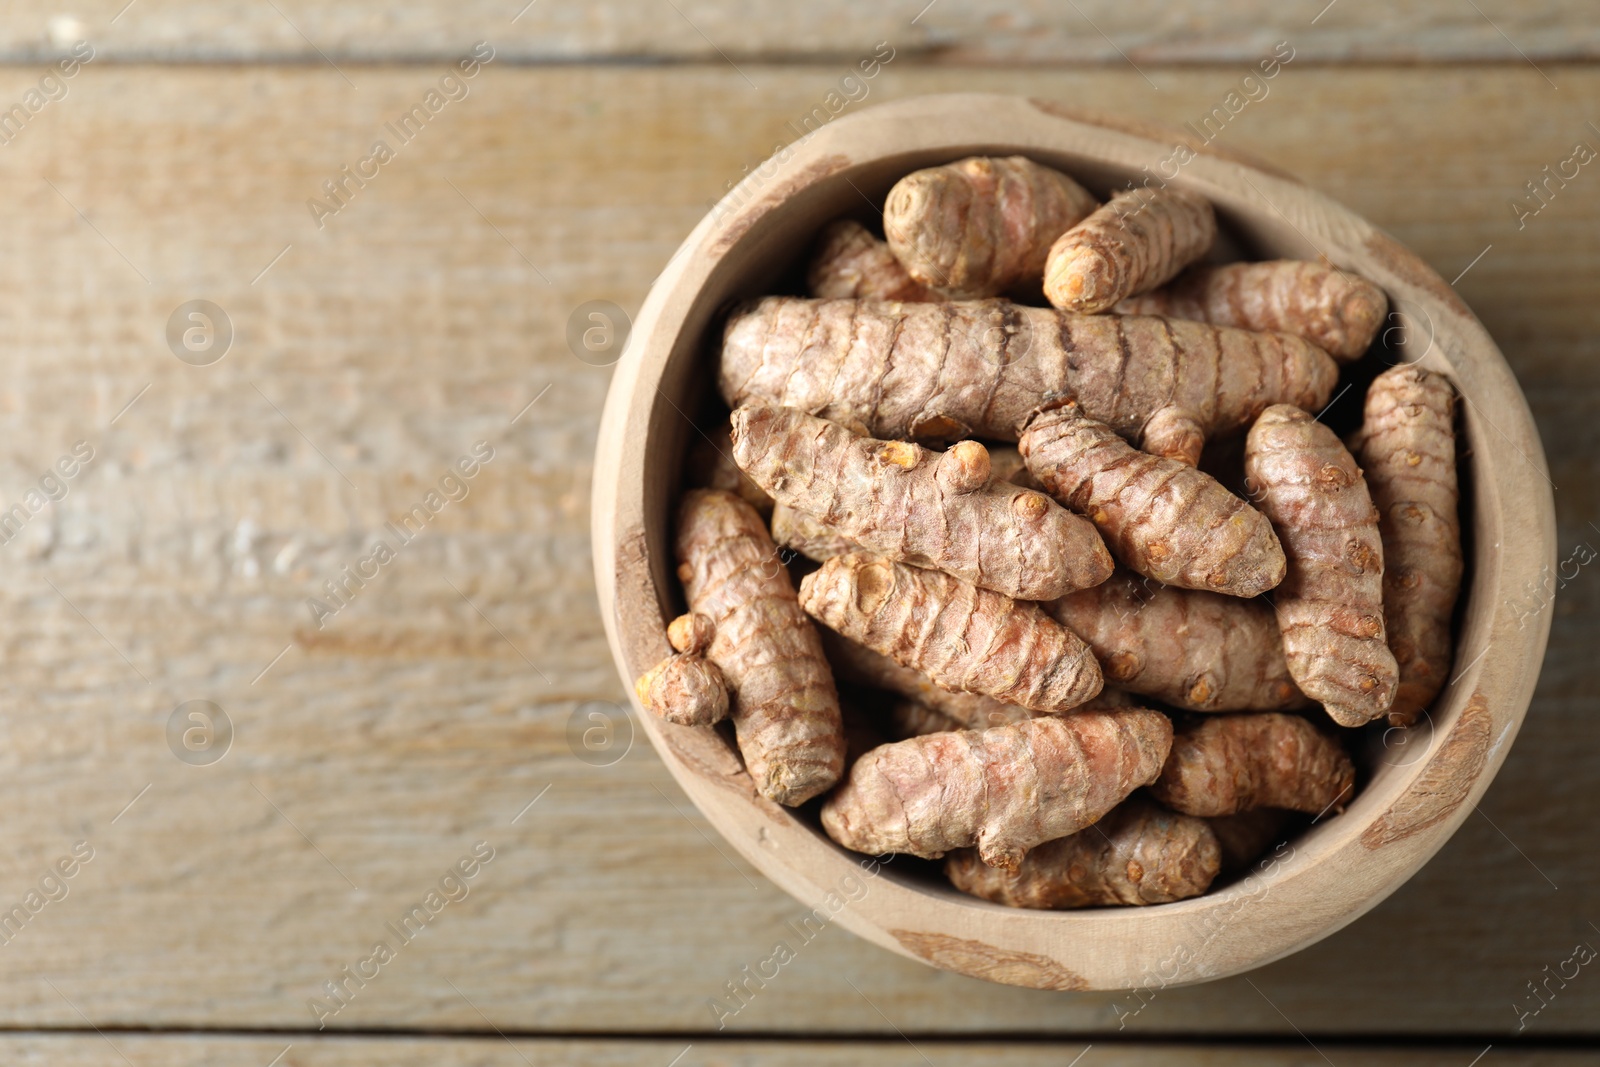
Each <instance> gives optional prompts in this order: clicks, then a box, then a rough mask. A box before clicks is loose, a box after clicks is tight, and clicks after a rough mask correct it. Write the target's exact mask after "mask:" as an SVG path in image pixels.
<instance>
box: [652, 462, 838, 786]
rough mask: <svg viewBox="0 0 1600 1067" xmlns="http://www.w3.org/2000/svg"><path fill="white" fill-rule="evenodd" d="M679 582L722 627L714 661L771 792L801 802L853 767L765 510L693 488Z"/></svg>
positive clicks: (753, 772)
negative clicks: (765, 520) (761, 512)
mask: <svg viewBox="0 0 1600 1067" xmlns="http://www.w3.org/2000/svg"><path fill="white" fill-rule="evenodd" d="M677 555H678V561H679V562H678V579H679V581H681V582H682V583H683V590H684V594H685V596H686V597H687V598H688V601H689V610H690V611H691V612H693V613H695V614H698V615H704V616H706V617H707V618H709V619H710V620H711V623H712V625H713V626H714V627H715V636H713V637H712V639H711V643H710V645H709V646H708V647H707V649H706V657H707V658H708V659H710V660H711V662H712V663H715V664H716V665H717V666H718V667H719V668H721V670H722V674H723V676H724V678H726V679H727V684H728V688H729V690H730V692H731V694H732V698H733V699H732V709H731V710H732V718H733V726H734V735H735V738H736V740H737V741H738V745H739V751H740V753H741V754H742V755H743V756H744V762H745V766H746V767H747V768H748V769H749V771H750V776H751V777H752V778H753V779H754V780H755V784H756V788H757V789H758V790H759V791H760V792H761V794H762V795H763V796H765V797H767V798H768V799H770V800H773V801H776V802H777V803H779V804H788V805H795V804H801V803H804V802H805V801H807V800H809V799H810V798H811V797H814V796H816V795H817V794H818V793H821V792H823V791H824V790H826V789H828V788H830V787H831V786H832V785H833V784H834V783H835V782H836V781H838V779H839V775H840V773H841V772H842V771H843V768H844V734H843V728H842V726H841V723H840V717H839V697H838V693H837V692H836V690H835V689H834V684H833V675H832V673H831V672H830V671H829V670H828V661H827V660H826V659H825V658H824V657H823V654H822V643H821V641H820V639H819V638H818V637H817V632H816V630H815V628H814V627H813V626H812V624H811V620H810V619H808V618H806V615H805V613H804V612H803V611H802V610H801V609H800V605H799V603H798V601H797V600H796V598H795V591H794V586H793V584H792V583H791V582H790V581H789V572H788V571H787V570H785V569H784V567H783V565H782V564H781V563H780V562H779V561H778V550H777V546H776V545H774V544H773V543H772V539H771V538H770V537H768V536H767V528H766V526H764V525H763V524H762V522H761V516H759V515H757V514H756V512H755V509H754V508H752V507H751V506H750V505H748V504H746V503H745V502H744V501H742V500H740V499H739V498H738V497H736V496H734V495H733V494H731V493H726V492H721V491H718V490H706V489H692V490H690V491H689V492H688V493H686V494H685V495H684V498H683V503H682V505H681V507H680V508H679V511H678V539H677Z"/></svg>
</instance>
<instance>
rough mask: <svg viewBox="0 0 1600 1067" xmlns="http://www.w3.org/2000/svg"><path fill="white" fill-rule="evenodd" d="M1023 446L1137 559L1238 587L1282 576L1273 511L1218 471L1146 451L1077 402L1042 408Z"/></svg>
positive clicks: (1230, 590)
mask: <svg viewBox="0 0 1600 1067" xmlns="http://www.w3.org/2000/svg"><path fill="white" fill-rule="evenodd" d="M1019 447H1020V449H1021V451H1022V457H1023V459H1024V460H1026V461H1027V464H1028V469H1029V470H1030V471H1032V472H1033V476H1034V477H1035V478H1037V479H1039V484H1040V485H1043V486H1044V487H1045V488H1046V489H1047V490H1048V491H1049V492H1050V495H1051V496H1054V497H1055V498H1056V499H1057V500H1059V501H1061V502H1062V503H1064V504H1066V505H1067V506H1068V507H1070V508H1071V509H1072V510H1074V511H1076V512H1078V513H1079V514H1080V515H1084V516H1086V517H1087V518H1088V519H1089V521H1090V522H1092V523H1094V525H1095V528H1096V529H1098V530H1099V531H1100V534H1101V536H1102V537H1104V538H1105V539H1106V543H1107V544H1108V545H1110V546H1111V550H1112V552H1113V553H1115V554H1116V556H1117V558H1118V559H1119V560H1120V561H1121V562H1122V563H1123V564H1124V565H1125V566H1127V567H1129V568H1130V569H1132V570H1134V571H1137V572H1138V573H1140V574H1143V575H1146V576H1148V577H1150V578H1154V579H1156V580H1157V581H1159V582H1164V583H1166V584H1168V585H1177V586H1182V587H1183V588H1185V589H1205V590H1209V591H1211V592H1216V593H1227V594H1229V595H1230V596H1238V597H1252V596H1256V595H1257V594H1259V593H1263V592H1265V591H1267V590H1268V589H1271V588H1273V587H1274V586H1276V585H1277V584H1278V583H1279V582H1280V581H1282V580H1283V575H1284V565H1285V564H1284V555H1283V549H1282V548H1281V547H1280V546H1279V544H1278V538H1277V535H1276V534H1274V533H1273V532H1272V524H1271V523H1269V522H1268V521H1267V518H1266V516H1264V515H1262V514H1261V513H1260V512H1258V511H1256V510H1255V509H1254V508H1252V507H1251V506H1250V505H1249V504H1246V503H1245V502H1244V501H1242V500H1240V499H1239V498H1238V497H1236V496H1234V495H1233V494H1232V493H1230V492H1228V491H1227V490H1226V489H1224V488H1222V486H1221V485H1219V484H1218V483H1217V481H1216V480H1215V479H1214V478H1212V477H1211V476H1210V475H1209V474H1205V473H1203V472H1202V471H1199V470H1197V469H1195V468H1194V467H1189V466H1185V465H1184V464H1182V463H1180V462H1178V461H1176V460H1171V459H1162V458H1161V457H1159V456H1152V455H1149V454H1147V453H1144V452H1140V451H1138V450H1137V449H1135V448H1134V447H1133V446H1131V445H1129V444H1128V443H1127V442H1126V441H1124V440H1123V439H1122V438H1121V437H1120V436H1118V435H1117V434H1116V433H1115V432H1114V431H1113V430H1112V429H1111V427H1109V426H1106V425H1105V424H1104V423H1100V422H1096V421H1095V420H1093V419H1089V418H1085V417H1084V416H1083V413H1082V410H1081V409H1080V408H1079V407H1078V405H1077V404H1076V402H1073V401H1064V402H1058V403H1057V404H1056V405H1055V406H1053V407H1050V408H1047V409H1046V410H1043V411H1040V412H1039V413H1038V414H1036V415H1035V416H1034V417H1033V419H1031V420H1030V421H1029V422H1028V424H1027V427H1026V428H1025V429H1024V431H1023V434H1022V441H1021V443H1020V445H1019Z"/></svg>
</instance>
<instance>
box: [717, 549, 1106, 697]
mask: <svg viewBox="0 0 1600 1067" xmlns="http://www.w3.org/2000/svg"><path fill="white" fill-rule="evenodd" d="M800 603H801V606H803V607H804V608H805V610H806V611H807V612H809V613H810V614H811V617H812V618H814V619H816V620H817V621H819V622H821V623H822V624H823V625H824V626H827V627H828V628H829V629H832V630H835V631H837V632H838V633H840V634H842V635H843V636H845V637H848V638H850V639H851V640H852V641H857V642H860V643H861V644H863V645H866V646H867V647H868V648H870V649H872V650H873V651H874V652H878V653H881V654H883V655H885V656H888V657H889V658H891V659H893V660H894V661H895V662H897V663H899V664H900V665H901V666H902V667H910V668H913V669H915V670H919V671H921V672H922V673H924V674H926V675H928V677H930V678H932V679H933V680H934V681H935V682H937V683H938V684H940V685H942V686H944V687H945V688H947V689H959V690H961V691H963V692H968V693H983V694H985V695H987V696H991V697H994V698H995V699H996V700H999V701H1001V702H1002V703H1006V704H1017V705H1020V706H1021V707H1024V708H1029V709H1031V710H1033V711H1038V712H1045V713H1052V712H1063V711H1069V710H1071V709H1072V708H1075V707H1077V706H1078V705H1080V704H1082V703H1083V702H1084V701H1086V700H1088V699H1089V698H1091V697H1093V696H1094V695H1095V694H1096V693H1098V692H1100V684H1101V678H1100V667H1099V665H1098V664H1096V663H1095V660H1094V655H1093V653H1091V652H1090V651H1089V648H1088V646H1087V645H1085V644H1084V643H1083V642H1082V641H1081V640H1079V639H1078V637H1077V636H1076V635H1075V634H1073V633H1072V632H1071V631H1070V630H1068V629H1067V628H1066V627H1064V626H1062V625H1061V624H1060V623H1058V622H1056V621H1055V620H1054V619H1052V618H1050V616H1048V615H1046V614H1045V613H1044V609H1042V608H1040V607H1039V605H1037V604H1032V603H1028V602H1026V601H1019V600H1013V599H1011V598H1010V597H1007V596H1004V595H1002V594H1000V593H996V592H993V591H991V590H988V589H980V588H978V587H977V586H975V585H973V584H972V583H970V582H964V581H962V580H961V579H960V578H956V577H954V576H953V575H949V574H944V573H942V572H940V571H930V570H923V569H922V568H920V567H912V566H909V565H907V564H904V563H897V562H895V561H893V560H887V559H881V558H879V557H877V556H873V555H870V554H868V553H865V552H852V553H851V554H849V555H847V556H835V557H834V558H833V559H830V560H828V562H826V563H824V564H823V565H822V568H821V569H820V570H818V571H815V572H813V573H811V574H808V575H806V576H805V578H803V579H802V580H801V582H800ZM720 632H721V631H720V628H719V631H718V633H719V636H720Z"/></svg>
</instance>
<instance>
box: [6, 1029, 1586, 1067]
mask: <svg viewBox="0 0 1600 1067" xmlns="http://www.w3.org/2000/svg"><path fill="white" fill-rule="evenodd" d="M1482 1050H1483V1047H1482V1046H1481V1045H1480V1046H1478V1047H1477V1048H1469V1047H1467V1046H1460V1047H1454V1048H1404V1049H1400V1048H1368V1047H1360V1046H1356V1047H1351V1046H1346V1045H1330V1044H1327V1043H1326V1042H1319V1043H1317V1044H1316V1045H1312V1044H1310V1043H1308V1042H1306V1041H1301V1040H1299V1039H1296V1040H1295V1042H1294V1043H1292V1044H1291V1043H1288V1042H1285V1043H1284V1044H1282V1045H1268V1046H1265V1047H1259V1046H1258V1047H1251V1046H1240V1045H1227V1044H1219V1045H1206V1046H1194V1045H1160V1044H1158V1045H1144V1046H1133V1047H1127V1046H1121V1047H1119V1046H1116V1045H1113V1044H1110V1043H1108V1042H1106V1041H1104V1040H1100V1041H1098V1042H1082V1041H1079V1042H1069V1041H1063V1042H1060V1043H1056V1042H1050V1043H1039V1044H1010V1045H1006V1044H996V1043H989V1042H984V1043H977V1042H970V1043H969V1042H949V1043H946V1042H938V1043H935V1042H930V1041H928V1040H927V1039H926V1038H924V1039H923V1040H921V1041H912V1040H910V1039H901V1038H898V1037H893V1036H891V1037H890V1038H889V1039H886V1040H879V1041H873V1042H870V1043H868V1042H863V1041H851V1040H848V1039H846V1040H839V1041H828V1042H822V1041H805V1040H800V1041H766V1042H757V1041H715V1040H711V1041H708V1040H705V1039H701V1040H699V1041H667V1040H643V1041H607V1040H583V1039H578V1040H565V1041H534V1040H526V1039H522V1038H518V1039H516V1040H514V1041H511V1040H508V1039H506V1038H503V1037H497V1036H495V1035H493V1034H491V1035H489V1036H487V1037H462V1038H452V1039H435V1038H420V1039H419V1038H411V1037H394V1038H373V1037H353V1038H341V1037H313V1036H306V1035H284V1036H282V1037H278V1036H265V1037H262V1036H253V1037H238V1038H226V1037H210V1036H204V1037H150V1036H146V1035H135V1034H110V1035H106V1036H105V1037H99V1036H94V1035H90V1036H88V1037H76V1036H73V1037H67V1036H61V1035H53V1034H52V1035H37V1036H35V1035H29V1036H20V1037H7V1038H0V1056H3V1057H5V1062H7V1063H10V1064H18V1065H23V1067H34V1065H38V1064H50V1065H51V1067H87V1065H89V1064H94V1065H96V1067H99V1065H106V1067H110V1065H122V1067H129V1065H131V1067H145V1065H146V1064H149V1065H151V1067H202V1065H203V1067H214V1065H217V1064H227V1065H229V1067H233V1065H238V1067H263V1065H265V1064H268V1063H269V1062H271V1063H272V1067H367V1065H369V1064H380V1063H381V1064H384V1065H386V1067H414V1065H415V1067H526V1065H528V1064H536V1065H537V1067H666V1065H668V1064H671V1065H672V1067H755V1065H757V1064H759V1065H761V1067H857V1065H859V1064H862V1063H872V1064H875V1065H880V1067H970V1065H971V1064H974V1063H983V1064H994V1065H995V1067H1046V1065H1050V1067H1062V1065H1065V1064H1070V1063H1073V1062H1074V1060H1073V1057H1075V1056H1080V1057H1082V1058H1081V1060H1079V1061H1077V1062H1081V1063H1082V1064H1083V1067H1093V1065H1094V1064H1097V1063H1098V1064H1106V1063H1116V1064H1119V1065H1121V1067H1234V1065H1238V1067H1319V1065H1325V1064H1326V1063H1328V1062H1329V1060H1328V1059H1324V1056H1327V1057H1332V1062H1335V1063H1337V1064H1339V1067H1402V1065H1404V1067H1461V1065H1462V1064H1464V1063H1466V1062H1467V1061H1468V1060H1470V1059H1471V1058H1472V1056H1474V1055H1476V1054H1477V1053H1478V1052H1480V1051H1482ZM280 1053H281V1054H282V1057H283V1058H282V1059H280V1060H277V1061H273V1059H272V1058H273V1057H274V1056H277V1055H279V1054H280ZM1515 1055H1516V1062H1517V1063H1519V1064H1522V1065H1524V1067H1581V1065H1584V1064H1593V1063H1596V1062H1600V1055H1597V1054H1595V1053H1585V1052H1578V1051H1537V1052H1526V1051H1524V1052H1519V1053H1516V1054H1515ZM674 1057H679V1058H677V1059H674ZM1495 1057H1496V1053H1495V1052H1493V1051H1491V1052H1489V1053H1488V1054H1487V1055H1486V1056H1485V1057H1484V1058H1483V1059H1482V1060H1481V1061H1480V1062H1481V1063H1483V1064H1484V1065H1485V1067H1492V1065H1493V1064H1495V1063H1496V1062H1497V1061H1496V1058H1495ZM1498 1062H1500V1063H1507V1062H1511V1061H1510V1060H1509V1059H1508V1058H1507V1057H1506V1056H1505V1055H1501V1056H1500V1058H1499V1061H1498Z"/></svg>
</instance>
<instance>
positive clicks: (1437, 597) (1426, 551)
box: [1358, 366, 1462, 726]
mask: <svg viewBox="0 0 1600 1067" xmlns="http://www.w3.org/2000/svg"><path fill="white" fill-rule="evenodd" d="M1454 407H1455V391H1454V390H1453V389H1452V388H1451V386H1450V382H1449V381H1448V380H1447V379H1445V378H1444V377H1443V376H1442V375H1438V374H1433V373H1430V372H1428V371H1425V370H1421V369H1419V368H1417V367H1411V366H1400V367H1395V368H1394V369H1393V370H1388V371H1385V372H1384V373H1382V374H1380V375H1378V377H1377V379H1376V380H1375V381H1373V383H1372V386H1371V387H1370V388H1369V389H1368V390H1367V409H1366V420H1365V423H1364V425H1363V426H1362V428H1361V434H1360V438H1361V443H1360V447H1359V453H1358V454H1359V456H1360V460H1361V466H1362V468H1363V469H1364V471H1365V473H1366V478H1367V485H1368V486H1369V487H1371V490H1372V498H1373V503H1374V504H1376V505H1377V508H1378V531H1379V533H1380V534H1381V535H1382V537H1383V616H1384V625H1385V628H1386V629H1387V630H1388V634H1389V650H1390V651H1391V652H1393V653H1394V658H1395V661H1396V663H1397V664H1398V665H1399V668H1400V683H1399V686H1398V687H1397V688H1396V689H1395V695H1394V703H1393V704H1392V705H1390V707H1389V723H1390V724H1391V725H1393V726H1410V725H1411V724H1412V723H1414V722H1416V721H1417V716H1419V715H1421V714H1422V711H1423V709H1425V708H1426V707H1428V705H1430V704H1432V703H1433V698H1434V697H1436V696H1438V695H1439V690H1440V689H1442V688H1443V687H1444V683H1445V679H1446V678H1447V677H1448V676H1449V673H1450V663H1451V642H1450V614H1451V612H1452V611H1453V610H1454V609H1455V603H1456V596H1457V594H1458V593H1460V591H1461V567H1462V560H1461V526H1460V519H1459V518H1458V515H1457V500H1458V495H1457V491H1456V441H1455V427H1454V424H1453V419H1454Z"/></svg>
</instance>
